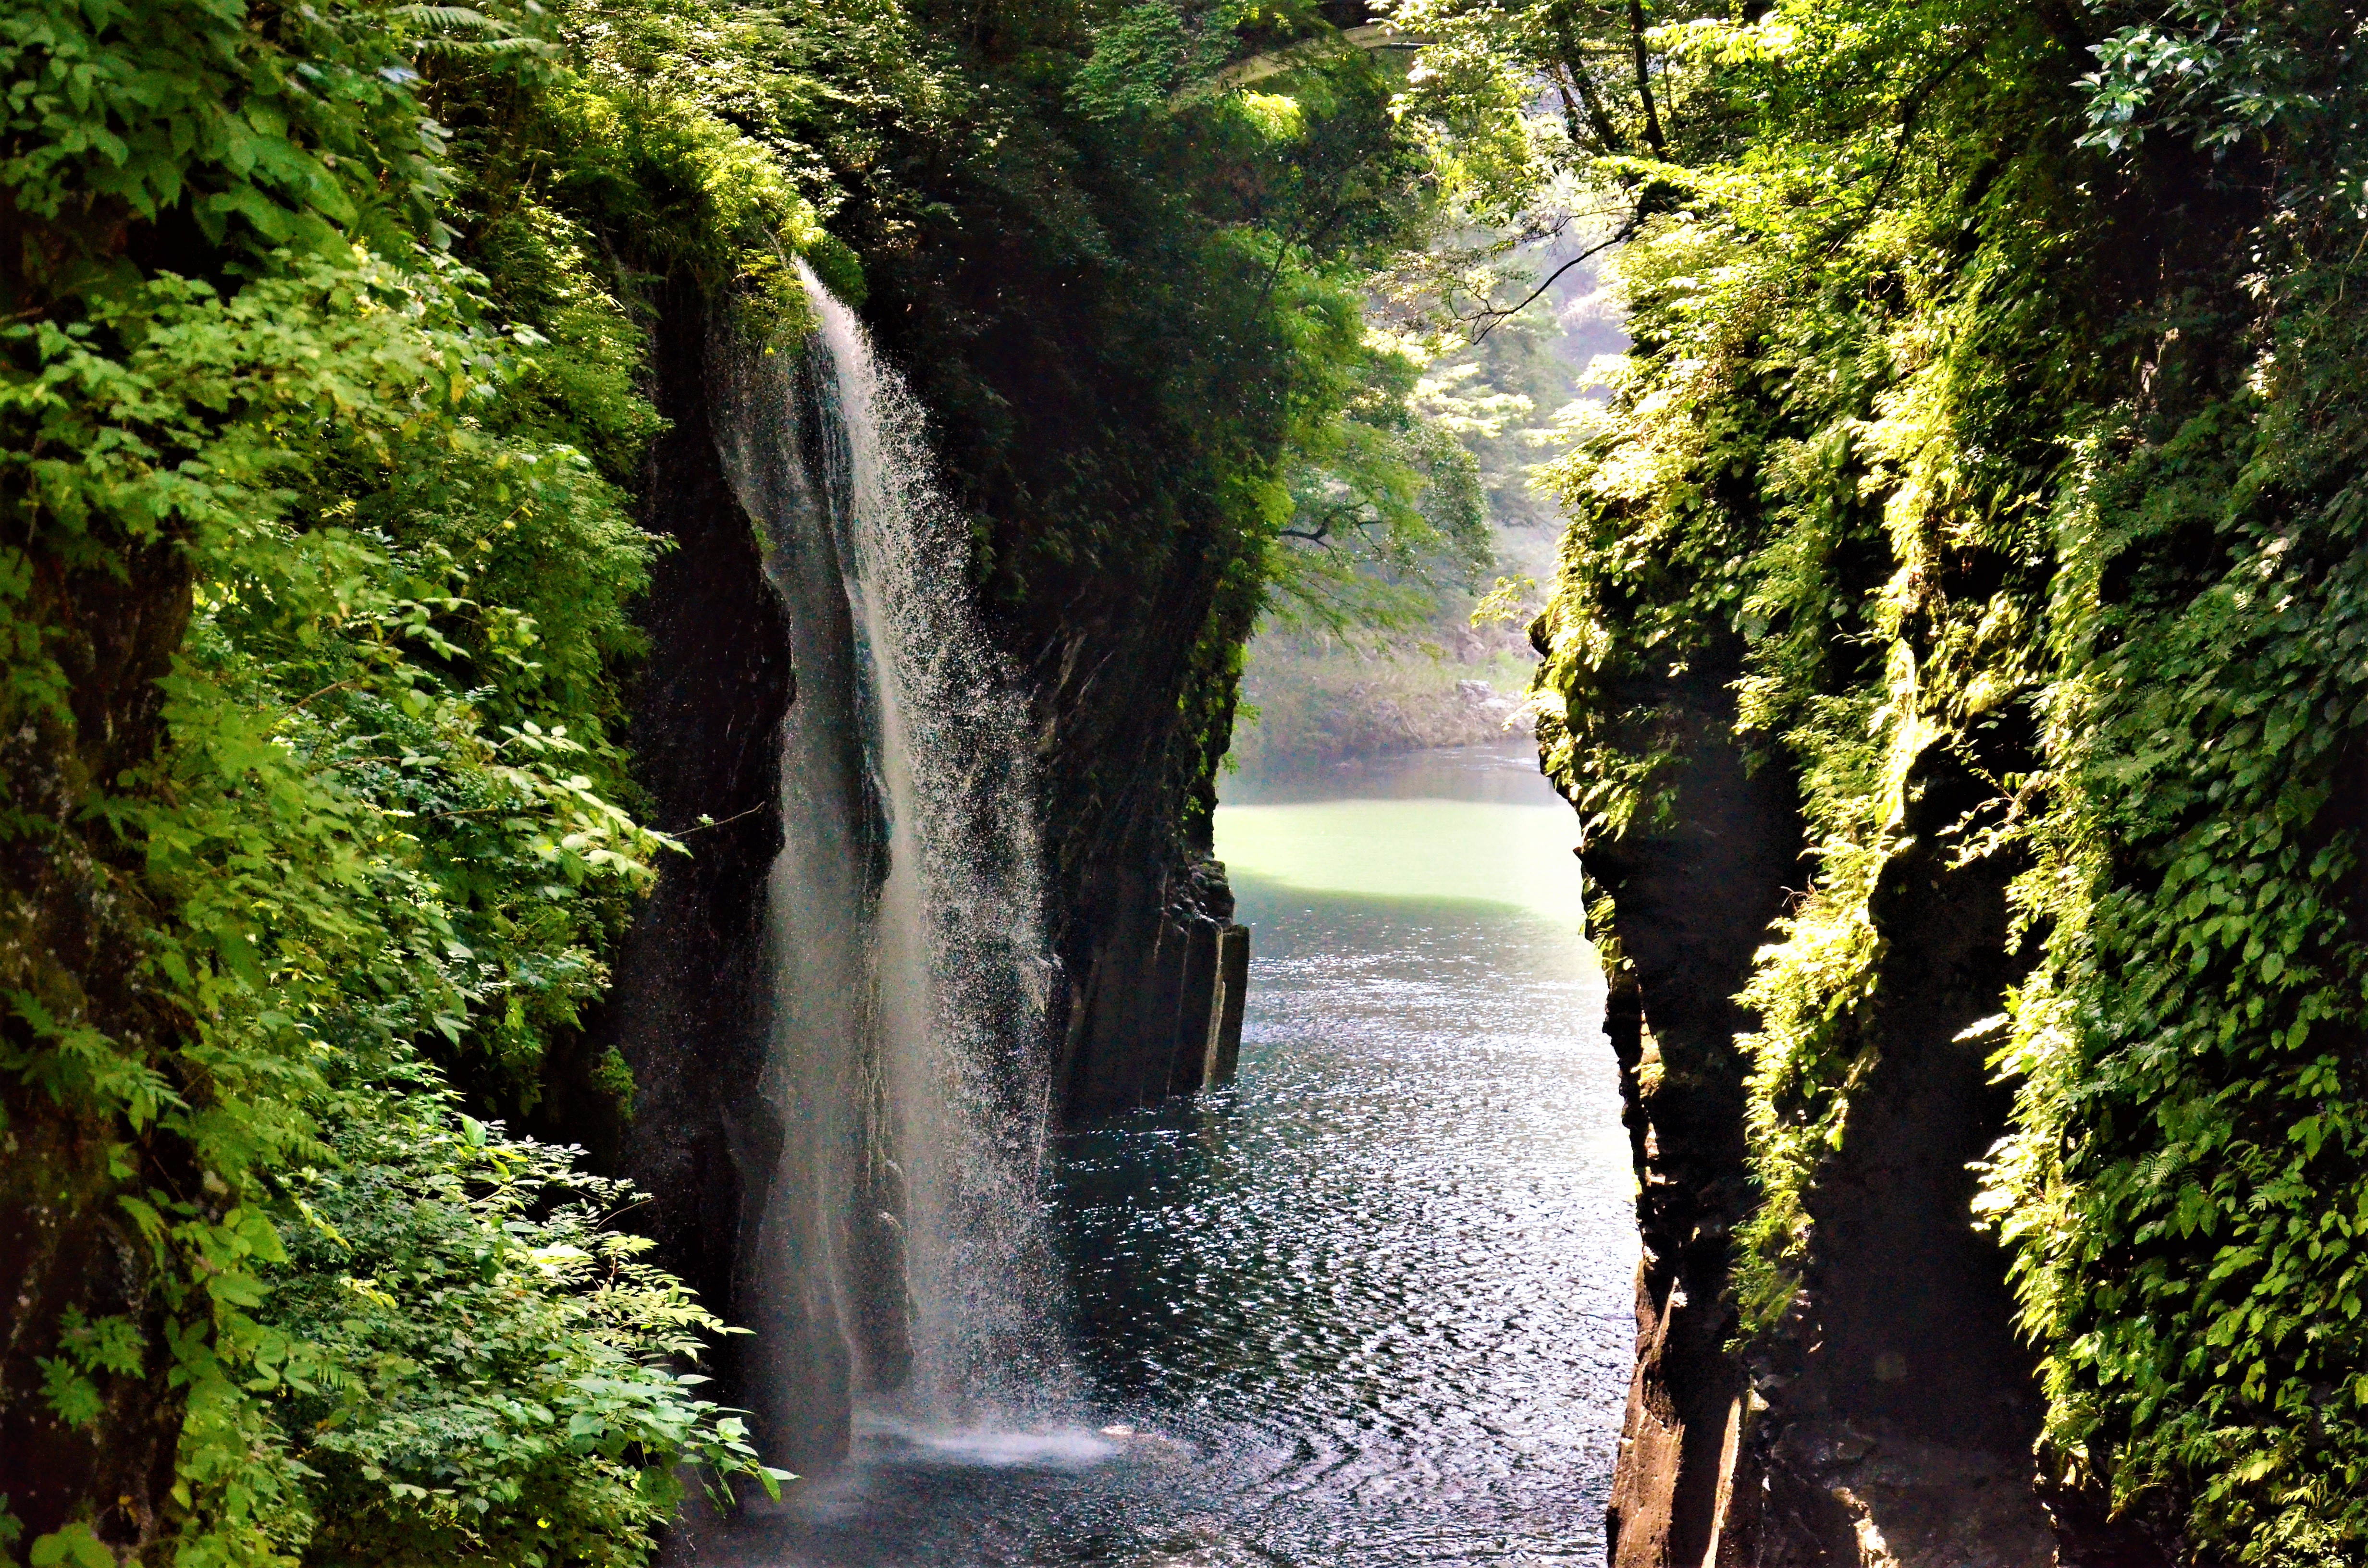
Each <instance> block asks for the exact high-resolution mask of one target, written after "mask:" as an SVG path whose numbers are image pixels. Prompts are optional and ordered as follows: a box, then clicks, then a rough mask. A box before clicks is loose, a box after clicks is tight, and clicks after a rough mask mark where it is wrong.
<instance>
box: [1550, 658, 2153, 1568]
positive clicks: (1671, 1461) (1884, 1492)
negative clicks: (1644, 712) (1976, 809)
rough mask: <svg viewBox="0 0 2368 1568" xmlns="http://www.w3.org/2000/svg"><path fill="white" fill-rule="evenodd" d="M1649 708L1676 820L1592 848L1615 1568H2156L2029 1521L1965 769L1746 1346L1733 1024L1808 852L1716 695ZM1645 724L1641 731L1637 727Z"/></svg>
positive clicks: (1938, 812) (1951, 768)
mask: <svg viewBox="0 0 2368 1568" xmlns="http://www.w3.org/2000/svg"><path fill="white" fill-rule="evenodd" d="M1650 698H1651V700H1650V703H1649V707H1650V708H1651V709H1652V710H1654V711H1656V713H1657V714H1658V715H1659V718H1658V721H1657V722H1659V723H1660V724H1661V725H1662V726H1663V729H1662V732H1661V733H1659V734H1658V735H1657V736H1656V737H1655V739H1656V740H1657V741H1658V742H1659V743H1660V744H1662V745H1663V746H1664V747H1665V748H1666V749H1667V750H1668V751H1669V752H1670V753H1672V754H1673V755H1674V756H1675V757H1676V758H1677V759H1678V770H1677V774H1676V778H1677V786H1676V791H1675V801H1676V810H1675V812H1674V813H1673V819H1674V820H1672V821H1670V822H1669V823H1668V824H1666V825H1661V826H1656V827H1644V826H1641V825H1640V826H1639V827H1637V828H1634V829H1632V830H1631V832H1630V833H1629V834H1628V835H1627V836H1625V837H1623V838H1622V839H1621V840H1619V841H1618V842H1616V843H1607V844H1603V845H1600V846H1585V848H1584V850H1583V856H1584V859H1585V863H1586V868H1587V872H1588V878H1589V880H1590V882H1591V884H1592V889H1593V891H1594V892H1596V893H1598V894H1600V895H1603V896H1605V897H1608V899H1609V900H1610V904H1611V911H1612V928H1611V931H1610V932H1609V933H1599V936H1600V937H1602V936H1608V937H1610V938H1611V941H1610V943H1609V944H1608V948H1609V950H1610V951H1611V953H1612V954H1613V955H1614V957H1615V963H1614V966H1613V971H1612V973H1611V1007H1610V1013H1609V1017H1608V1019H1607V1024H1606V1032H1607V1034H1608V1035H1609V1036H1610V1038H1611V1044H1612V1047H1613V1050H1614V1051H1615V1052H1616V1054H1617V1056H1618V1058H1619V1062H1620V1067H1621V1075H1622V1093H1623V1097H1624V1101H1625V1107H1626V1119H1627V1125H1628V1130H1629V1134H1630V1139H1631V1143H1632V1148H1633V1150H1634V1158H1635V1163H1636V1170H1637V1176H1638V1181H1639V1184H1640V1188H1641V1190H1640V1194H1639V1197H1638V1200H1637V1221H1638V1225H1639V1228H1640V1230H1641V1232H1642V1234H1643V1239H1644V1243H1645V1255H1644V1259H1643V1262H1642V1264H1641V1266H1640V1268H1639V1272H1638V1278H1637V1292H1636V1321H1637V1348H1636V1357H1637V1359H1636V1369H1635V1373H1634V1381H1633V1383H1632V1386H1631V1390H1630V1396H1629V1403H1628V1408H1627V1412H1626V1415H1625V1417H1624V1421H1623V1426H1622V1439H1621V1445H1620V1451H1619V1459H1618V1461H1617V1468H1616V1471H1615V1475H1614V1479H1613V1490H1612V1500H1611V1508H1610V1518H1609V1521H1608V1522H1609V1526H1610V1529H1609V1536H1610V1545H1611V1551H1610V1555H1611V1562H1612V1563H1613V1564H1614V1565H1615V1568H1679V1565H1682V1568H1796V1565H1797V1568H1809V1565H1813V1564H1816V1565H1824V1564H1860V1563H1865V1564H1897V1565H1899V1568H1959V1565H1964V1564H1973V1563H1978V1564H1982V1565H1983V1568H2038V1565H2041V1564H2046V1563H2054V1562H2059V1561H2061V1562H2089V1563H2128V1564H2138V1563H2149V1562H2157V1561H2159V1559H2158V1558H2157V1557H2155V1556H2154V1555H2153V1554H2152V1553H2151V1551H2149V1550H2148V1549H2146V1548H2145V1547H2144V1546H2143V1545H2142V1544H2140V1543H2138V1542H2136V1541H2135V1540H2133V1539H2124V1538H2123V1537H2122V1536H2120V1535H2119V1534H2117V1533H2115V1532H2113V1531H2111V1530H2108V1529H2106V1528H2103V1527H2102V1524H2101V1521H2100V1520H2099V1519H2098V1518H2097V1517H2094V1515H2093V1512H2090V1511H2085V1510H2083V1509H2082V1508H2081V1507H2079V1506H2077V1504H2078V1500H2077V1499H2062V1498H2047V1497H2043V1496H2042V1495H2041V1494H2040V1493H2039V1491H2038V1490H2037V1487H2036V1483H2035V1477H2034V1474H2033V1465H2032V1440H2033V1439H2034V1438H2035V1437H2037V1435H2038V1430H2039V1421H2040V1407H2039V1403H2038V1400H2037V1397H2036V1390H2035V1389H2034V1387H2033V1385H2032V1362H2031V1357H2030V1355H2029V1353H2028V1352H2027V1351H2026V1350H2025V1349H2024V1348H2023V1347H2022V1346H2021V1345H2020V1344H2019V1343H2018V1342H2017V1341H2016V1339H2015V1337H2014V1335H2013V1333H2012V1328H2011V1312H2012V1303H2011V1300H2010V1298H2009V1292H2008V1290H2007V1287H2006V1281H2005V1256H2004V1254H2003V1253H2002V1252H2001V1251H2000V1249H1999V1248H1998V1246H1997V1244H1995V1243H1994V1242H1993V1241H1991V1240H1990V1239H1989V1238H1988V1237H1987V1236H1986V1235H1984V1234H1982V1233H1979V1232H1977V1231H1976V1230H1975V1228H1974V1225H1973V1215H1972V1211H1971V1204H1972V1201H1973V1198H1974V1192H1975V1177H1974V1176H1973V1173H1972V1172H1971V1171H1970V1170H1969V1169H1968V1168H1967V1167H1968V1165H1969V1164H1970V1163H1971V1162H1973V1161H1975V1160H1977V1159H1979V1158H1981V1157H1982V1155H1983V1154H1984V1153H1986V1152H1987V1150H1988V1148H1989V1147H1990V1145H1991V1143H1992V1142H1994V1141H1995V1140H1996V1139H1997V1137H1998V1135H1999V1133H2000V1132H2001V1131H2003V1130H2004V1127H2005V1124H2006V1119H2007V1114H2008V1111H2009V1101H2008V1096H2007V1095H2006V1093H2005V1091H2003V1090H2002V1089H2001V1088H1999V1087H1998V1085H1993V1084H1992V1083H1991V1082H1990V1081H1989V1074H1988V1070H1987V1065H1986V1062H1985V1058H1986V1055H1987V1051H1988V1049H1989V1047H1988V1045H1987V1044H1986V1043H1985V1042H1984V1040H1982V1039H1980V1038H1968V1035H1967V1031H1968V1029H1969V1028H1970V1027H1971V1026H1974V1025H1975V1024H1976V1023H1977V1022H1979V1021H1980V1020H1982V1019H1984V1018H1987V1017H1990V1016H1992V1015H1995V1014H1997V1013H1998V1011H1999V1010H2000V1006H2001V1000H2002V995H2003V993H2004V991H2005V989H2006V987H2007V986H2008V985H2009V984H2010V983H2012V982H2013V980H2014V979H2015V977H2016V975H2017V973H2018V972H2019V970H2018V966H2017V963H2016V961H2015V960H2012V959H2011V958H2010V957H2009V953H2008V950H2007V937H2008V930H2007V908H2006V885H2007V881H2008V880H2009V876H2010V875H2011V873H2012V871H2013V869H2015V868H2014V867H2013V866H2011V865H2009V864H2008V863H2006V862H2005V861H2003V860H2001V859H1998V858H1989V859H1981V860H1975V861H1973V862H1970V863H1968V864H1965V865H1962V866H1959V865H1955V864H1953V862H1954V861H1955V859H1956V858H1957V856H1956V849H1957V846H1955V845H1954V844H1953V843H1952V842H1951V841H1949V840H1947V839H1946V838H1945V837H1944V836H1943V832H1942V830H1943V829H1945V828H1946V827H1947V826H1948V825H1949V824H1952V823H1954V822H1955V821H1957V820H1958V819H1959V818H1960V817H1961V816H1962V815H1963V814H1964V811H1965V810H1966V808H1967V807H1968V806H1969V805H1970V804H1972V803H1973V801H1975V800H1976V799H1978V798H1979V797H1978V793H1977V791H1978V790H1979V788H1980V786H1979V784H1978V781H1977V780H1975V779H1974V778H1972V777H1971V776H1970V775H1969V774H1967V773H1966V772H1965V771H1964V768H1963V767H1961V766H1960V765H1959V764H1957V763H1955V762H1954V761H1953V760H1950V759H1948V758H1946V757H1945V756H1940V755H1938V754H1936V755H1934V756H1928V757H1927V758H1926V759H1925V760H1924V762H1923V763H1922V764H1920V765H1919V766H1918V768H1917V770H1916V773H1915V775H1914V776H1913V778H1911V781H1910V787H1909V790H1908V799H1907V817H1906V820H1905V822H1904V824H1903V826H1904V829H1905V836H1906V842H1905V846H1904V847H1903V848H1902V850H1901V851H1900V852H1899V853H1898V854H1897V855H1896V856H1895V858H1893V860H1892V861H1891V863H1890V865H1889V866H1888V867H1887V869H1885V871H1884V876H1883V880H1882V881H1881V883H1880V885H1879V888H1878V891H1877V892H1876V895H1875V897H1874V899H1873V903H1872V911H1873V918H1874V921H1875V924H1876V927H1877V930H1878V932H1879V934H1880V936H1881V937H1882V939H1883V942H1884V949H1883V956H1882V958H1881V960H1880V966H1879V971H1878V974H1877V978H1876V983H1875V987H1874V996H1873V1001H1872V1002H1871V1003H1870V1004H1868V1005H1867V1006H1863V1007H1862V1008H1861V1009H1860V1012H1859V1015H1858V1016H1857V1017H1856V1018H1855V1020H1854V1025H1853V1027H1854V1028H1856V1029H1857V1030H1858V1031H1859V1040H1860V1047H1861V1050H1860V1055H1859V1058H1858V1061H1859V1062H1860V1063H1861V1079H1860V1081H1859V1083H1858V1085H1857V1086H1856V1088H1855V1089H1854V1091H1853V1093H1852V1096H1851V1100H1850V1109H1849V1112H1848V1116H1847V1120H1846V1125H1845V1128H1844V1136H1843V1139H1842V1142H1841V1144H1840V1146H1839V1149H1838V1150H1837V1151H1836V1152H1835V1153H1834V1154H1833V1155H1832V1156H1831V1157H1830V1158H1829V1159H1828V1160H1827V1163H1826V1164H1825V1165H1824V1166H1823V1167H1822V1168H1821V1170H1820V1173H1819V1176H1818V1179H1817V1182H1816V1187H1814V1188H1813V1190H1812V1192H1811V1194H1810V1196H1809V1199H1808V1204H1807V1207H1808V1211H1809V1217H1810V1221H1811V1224H1812V1227H1813V1229H1812V1240H1811V1250H1810V1256H1809V1258H1808V1261H1807V1263H1806V1266H1805V1267H1804V1271H1803V1276H1802V1286H1803V1288H1802V1290H1800V1292H1799V1294H1798V1296H1797V1297H1796V1299H1795V1301H1794V1302H1793V1307H1792V1310H1791V1312H1790V1314H1789V1315H1788V1317H1787V1318H1786V1319H1785V1320H1784V1321H1783V1322H1782V1324H1780V1325H1778V1327H1777V1328H1776V1329H1775V1330H1774V1331H1773V1332H1772V1333H1770V1334H1767V1335H1762V1336H1759V1338H1757V1339H1755V1340H1753V1341H1752V1342H1751V1343H1750V1345H1749V1346H1748V1348H1739V1347H1738V1346H1737V1340H1736V1335H1737V1329H1738V1319H1737V1314H1736V1307H1735V1304H1734V1300H1733V1294H1732V1270H1733V1265H1734V1257H1733V1252H1732V1246H1731V1237H1732V1234H1733V1233H1734V1231H1735V1228H1736V1226H1737V1225H1738V1224H1739V1223H1740V1221H1742V1220H1743V1219H1744V1217H1745V1216H1746V1214H1747V1213H1748V1210H1749V1208H1750V1206H1751V1203H1752V1201H1753V1193H1752V1188H1751V1187H1750V1184H1749V1181H1748V1176H1747V1170H1746V1164H1745V1138H1744V1113H1745V1094H1744V1080H1745V1074H1746V1072H1747V1068H1748V1064H1747V1062H1746V1059H1745V1057H1744V1055H1743V1053H1742V1052H1741V1051H1739V1050H1737V1049H1736V1046H1735V1043H1734V1040H1735V1037H1736V1034H1738V1033H1740V1032H1745V1031H1748V1029H1749V1028H1751V1027H1752V1018H1751V1017H1750V1015H1749V1014H1748V1012H1747V1011H1746V1010H1745V1009H1744V1008H1742V1007H1741V1006H1738V1005H1737V1004H1736V1002H1735V1001H1734V1000H1733V998H1734V996H1735V995H1736V993H1737V992H1739V991H1740V990H1741V989H1742V987H1743V985H1744V982H1745V980H1746V977H1747V976H1748V972H1749V971H1750V968H1751V964H1752V957H1753V953H1754V951H1755V949H1758V948H1759V946H1760V945H1761V944H1762V942H1763V941H1764V940H1765V939H1766V938H1767V935H1768V926H1769V923H1770V921H1771V920H1773V919H1774V918H1775V917H1776V916H1777V915H1780V914H1781V913H1782V911H1783V909H1784V908H1785V905H1786V903H1787V900H1788V897H1789V896H1790V894H1789V892H1788V889H1789V888H1790V887H1793V886H1797V885H1800V884H1802V883H1804V881H1805V877H1804V873H1803V870H1802V868H1801V864H1800V860H1799V851H1800V846H1801V845H1802V843H1803V827H1802V824H1801V820H1800V817H1799V812H1798V806H1797V803H1796V801H1795V800H1794V798H1793V792H1792V790H1791V788H1790V786H1789V783H1788V782H1787V781H1786V780H1785V779H1783V778H1782V777H1781V776H1780V773H1779V770H1778V769H1777V768H1776V767H1772V766H1768V767H1760V768H1759V769H1757V770H1754V769H1751V768H1748V767H1747V766H1746V760H1745V757H1744V756H1743V754H1742V752H1741V751H1740V749H1739V748H1738V747H1737V746H1736V744H1735V742H1734V740H1733V738H1732V735H1733V725H1734V710H1733V708H1732V699H1731V697H1730V695H1729V693H1728V691H1727V690H1726V682H1725V679H1722V678H1720V674H1719V672H1718V671H1716V670H1714V669H1709V670H1702V671H1701V672H1700V673H1698V674H1696V675H1693V676H1687V677H1683V678H1681V679H1678V680H1673V681H1670V682H1667V683H1664V684H1663V685H1662V686H1661V687H1660V688H1659V689H1657V690H1656V691H1655V692H1654V693H1652V694H1650ZM1639 706H1640V708H1641V707H1645V706H1648V705H1647V704H1640V705H1639Z"/></svg>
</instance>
